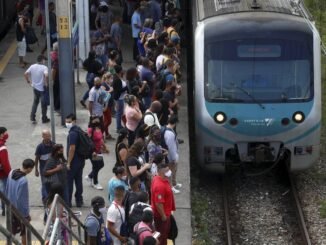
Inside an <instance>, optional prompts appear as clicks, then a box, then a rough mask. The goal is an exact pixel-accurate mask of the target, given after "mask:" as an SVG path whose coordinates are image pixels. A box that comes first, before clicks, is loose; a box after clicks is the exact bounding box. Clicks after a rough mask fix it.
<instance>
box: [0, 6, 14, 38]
mask: <svg viewBox="0 0 326 245" xmlns="http://www.w3.org/2000/svg"><path fill="white" fill-rule="evenodd" d="M16 3H17V1H15V0H1V1H0V40H1V39H2V38H3V37H4V36H5V35H6V33H7V31H8V30H9V28H10V26H11V24H12V23H13V22H14V19H15V17H16Z"/></svg>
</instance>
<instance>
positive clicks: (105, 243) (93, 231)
mask: <svg viewBox="0 0 326 245" xmlns="http://www.w3.org/2000/svg"><path fill="white" fill-rule="evenodd" d="M91 206H92V209H91V212H90V213H89V214H88V215H87V217H86V219H85V223H84V225H85V227H86V233H87V235H86V239H85V240H86V244H89V245H110V244H112V239H111V237H110V234H109V231H108V229H107V228H106V227H105V223H104V215H105V212H106V208H105V201H104V199H103V197H100V196H96V197H94V198H93V199H92V201H91Z"/></svg>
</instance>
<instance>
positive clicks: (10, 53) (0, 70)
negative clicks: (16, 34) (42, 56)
mask: <svg viewBox="0 0 326 245" xmlns="http://www.w3.org/2000/svg"><path fill="white" fill-rule="evenodd" d="M16 48H17V42H16V40H15V39H14V40H13V42H12V43H11V45H10V47H9V48H8V50H7V52H6V54H5V55H4V56H3V58H2V59H1V60H0V75H1V74H2V73H3V71H4V69H5V68H6V66H7V65H8V63H9V61H10V59H11V57H12V56H13V55H14V53H15V52H16ZM0 245H1V244H0Z"/></svg>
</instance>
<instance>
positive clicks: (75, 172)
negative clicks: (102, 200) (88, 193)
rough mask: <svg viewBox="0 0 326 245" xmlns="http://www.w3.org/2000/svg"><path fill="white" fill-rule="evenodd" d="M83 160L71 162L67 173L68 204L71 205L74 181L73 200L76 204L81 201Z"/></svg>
mask: <svg viewBox="0 0 326 245" xmlns="http://www.w3.org/2000/svg"><path fill="white" fill-rule="evenodd" d="M84 166H85V161H83V162H82V163H78V162H72V163H71V168H70V170H68V173H67V185H68V205H69V206H70V207H71V204H72V203H71V199H72V194H73V191H74V182H75V186H76V192H75V200H76V204H81V203H82V202H83V169H84Z"/></svg>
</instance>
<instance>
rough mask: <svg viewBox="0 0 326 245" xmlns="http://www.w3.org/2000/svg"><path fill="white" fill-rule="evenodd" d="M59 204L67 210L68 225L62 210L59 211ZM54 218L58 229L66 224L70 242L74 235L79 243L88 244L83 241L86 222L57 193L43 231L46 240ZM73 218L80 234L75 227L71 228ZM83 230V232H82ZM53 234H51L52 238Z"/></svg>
mask: <svg viewBox="0 0 326 245" xmlns="http://www.w3.org/2000/svg"><path fill="white" fill-rule="evenodd" d="M59 205H61V206H62V207H63V208H64V209H65V211H66V212H67V218H68V225H67V224H65V223H64V222H63V221H62V220H61V217H60V212H59V208H60V206H59ZM53 220H55V228H56V229H60V227H61V226H64V228H65V229H66V230H67V232H68V234H69V243H70V244H71V243H72V238H73V237H74V239H76V240H77V241H78V244H82V245H84V244H86V242H85V241H83V240H84V239H83V238H84V237H85V236H84V235H85V232H86V230H85V226H84V224H83V223H82V222H81V221H80V220H79V219H78V217H77V216H76V215H75V214H74V212H73V211H72V210H71V208H70V207H68V205H67V204H66V203H65V201H64V200H63V199H62V198H61V197H60V196H59V195H58V194H56V195H55V196H54V199H53V202H52V204H51V209H50V212H49V215H48V218H47V221H46V225H45V228H44V231H43V235H42V237H43V239H44V240H45V239H46V237H47V236H48V234H49V230H50V227H51V223H52V221H53ZM72 220H73V221H74V222H76V224H77V226H78V234H76V232H74V231H73V229H71V227H72ZM82 230H83V234H82ZM53 232H56V231H54V230H53V231H52V233H53ZM52 235H53V234H52ZM52 235H51V238H52Z"/></svg>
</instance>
